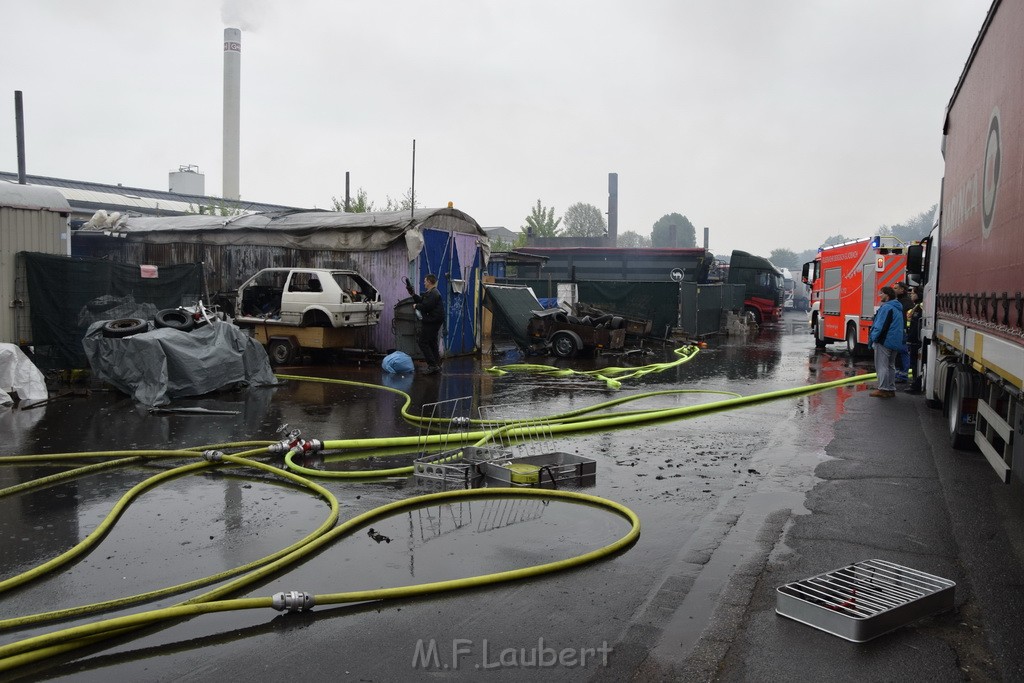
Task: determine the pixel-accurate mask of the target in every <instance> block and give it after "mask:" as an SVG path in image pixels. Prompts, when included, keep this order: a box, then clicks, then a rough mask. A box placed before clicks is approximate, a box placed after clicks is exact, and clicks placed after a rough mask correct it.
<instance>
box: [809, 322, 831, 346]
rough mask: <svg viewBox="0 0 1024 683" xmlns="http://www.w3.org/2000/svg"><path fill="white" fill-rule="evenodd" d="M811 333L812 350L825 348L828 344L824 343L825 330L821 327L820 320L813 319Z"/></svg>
mask: <svg viewBox="0 0 1024 683" xmlns="http://www.w3.org/2000/svg"><path fill="white" fill-rule="evenodd" d="M811 331H812V332H813V333H814V348H816V349H823V348H825V346H826V345H827V344H828V342H826V341H825V328H823V327H822V326H821V320H819V319H818V318H815V319H814V324H813V326H812V327H811Z"/></svg>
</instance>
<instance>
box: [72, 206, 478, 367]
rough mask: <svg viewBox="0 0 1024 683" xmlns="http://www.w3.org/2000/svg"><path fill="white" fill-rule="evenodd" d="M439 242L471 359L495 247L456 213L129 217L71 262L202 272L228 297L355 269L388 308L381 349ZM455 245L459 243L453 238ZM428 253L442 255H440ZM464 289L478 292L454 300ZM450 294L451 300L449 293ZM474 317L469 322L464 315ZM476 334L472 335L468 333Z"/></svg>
mask: <svg viewBox="0 0 1024 683" xmlns="http://www.w3.org/2000/svg"><path fill="white" fill-rule="evenodd" d="M439 233H441V234H447V235H450V236H451V238H450V239H448V240H442V242H444V243H445V244H446V245H447V246H446V248H445V249H444V250H442V251H443V253H444V254H446V256H445V259H444V271H443V272H437V275H438V276H439V277H440V278H441V280H442V282H445V283H447V282H449V281H451V282H452V284H451V285H446V287H447V289H446V290H445V294H446V295H451V296H449V299H450V301H449V300H446V302H447V303H448V304H449V305H450V306H451V313H452V314H451V321H450V325H449V328H450V329H449V334H448V336H447V337H446V343H447V344H448V345H449V348H450V349H451V350H452V351H453V352H457V353H468V352H471V351H472V350H473V348H474V345H475V340H476V339H477V338H478V335H477V334H476V332H477V323H476V320H477V318H476V316H475V313H473V311H476V310H479V292H478V291H477V288H478V286H479V285H478V283H479V280H480V278H479V274H480V273H479V271H480V270H481V269H483V268H484V267H485V264H486V261H487V256H488V249H489V247H488V241H487V237H486V235H485V234H484V232H483V231H482V230H481V229H480V226H479V224H478V223H477V221H476V220H475V219H473V218H472V217H471V216H469V215H468V214H466V213H463V212H462V211H459V210H458V209H452V208H442V209H416V210H415V212H413V213H412V214H410V212H408V211H400V212H376V213H338V212H332V211H317V212H281V213H270V214H258V215H250V216H233V217H220V216H198V215H190V216H176V217H167V218H153V217H137V216H135V217H133V216H129V217H127V218H123V219H122V220H120V221H118V222H117V223H116V224H115V225H113V226H111V227H107V228H95V229H82V230H78V231H75V233H74V234H73V238H72V239H73V245H72V246H73V253H74V254H75V255H81V256H96V257H107V258H111V259H113V260H116V261H120V262H124V263H138V264H152V265H157V266H160V265H170V264H177V263H197V262H202V263H203V264H204V266H205V267H204V270H205V274H206V283H207V287H208V289H209V291H210V292H211V293H216V292H227V291H231V290H234V289H237V287H238V285H239V284H241V283H242V282H243V281H245V280H246V279H247V278H249V277H250V276H252V275H253V274H254V273H256V272H257V271H258V270H260V269H262V268H270V267H327V268H352V269H354V270H357V271H359V272H360V273H362V274H363V275H364V276H366V277H367V279H369V280H370V281H371V282H372V283H373V284H374V286H375V287H376V288H377V289H378V290H379V291H380V293H381V296H382V298H383V299H384V302H385V308H384V312H383V314H382V316H381V321H380V323H379V324H378V325H377V328H376V329H375V330H374V333H373V334H374V339H373V342H374V346H375V348H377V349H378V350H381V351H383V350H386V349H389V348H393V347H394V346H395V341H394V335H393V331H392V327H391V321H392V319H393V314H394V309H393V306H394V304H395V303H397V302H398V301H400V300H402V299H404V298H406V296H407V295H406V293H405V285H404V283H403V281H402V278H403V277H408V278H409V279H410V280H412V281H413V282H414V283H417V284H418V283H419V282H421V281H422V278H423V276H424V275H425V274H426V273H427V272H428V271H429V270H430V269H431V268H433V269H435V270H437V267H438V265H437V263H431V262H429V260H426V261H425V259H424V258H423V254H424V253H426V252H425V249H424V243H425V235H426V236H429V237H430V238H431V241H433V242H436V241H437V240H436V236H437V235H438V234H439ZM456 238H457V239H456ZM431 253H433V254H434V255H435V256H437V249H434V250H433V251H432V252H431ZM457 287H463V288H466V287H469V288H470V289H471V290H472V291H461V292H457V291H456V288H457ZM449 290H450V291H449ZM466 305H469V306H470V307H471V308H472V309H473V311H470V313H473V314H471V315H466V314H465V310H464V307H465V306H466ZM470 328H472V329H470Z"/></svg>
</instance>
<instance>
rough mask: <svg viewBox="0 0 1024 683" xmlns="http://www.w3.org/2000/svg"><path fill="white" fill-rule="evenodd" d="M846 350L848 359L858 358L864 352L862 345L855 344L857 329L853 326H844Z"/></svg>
mask: <svg viewBox="0 0 1024 683" xmlns="http://www.w3.org/2000/svg"><path fill="white" fill-rule="evenodd" d="M846 350H847V351H849V352H850V357H851V358H852V357H854V356H859V355H861V352H862V351H863V350H864V346H863V344H858V343H857V328H856V327H855V326H854V325H853V324H850V325H847V326H846Z"/></svg>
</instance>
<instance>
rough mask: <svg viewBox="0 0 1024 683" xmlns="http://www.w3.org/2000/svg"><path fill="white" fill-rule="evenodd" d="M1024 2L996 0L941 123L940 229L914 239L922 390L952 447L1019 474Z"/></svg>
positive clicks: (1022, 439)
mask: <svg viewBox="0 0 1024 683" xmlns="http://www.w3.org/2000/svg"><path fill="white" fill-rule="evenodd" d="M1022 69H1024V3H1022V2H1010V1H1002V2H1001V1H1000V0H996V1H995V2H993V3H992V6H991V8H990V9H989V12H988V15H987V17H986V18H985V23H984V25H983V26H982V29H981V31H980V32H979V34H978V38H977V40H976V41H975V43H974V47H973V48H972V49H971V53H970V56H969V58H968V60H967V64H966V65H965V67H964V70H963V73H962V74H961V76H960V80H959V82H958V83H957V85H956V88H955V89H954V91H953V96H952V97H951V98H950V101H949V105H948V106H947V109H946V118H945V122H944V125H943V131H942V132H943V139H942V150H943V158H944V160H945V174H944V178H943V181H942V199H941V201H940V203H939V206H940V212H939V215H938V221H937V225H936V227H935V228H934V229H933V230H932V233H931V235H930V236H929V238H928V240H926V242H925V243H924V244H923V245H921V246H920V247H914V248H912V250H911V252H910V254H909V257H908V262H909V266H908V269H909V270H911V271H916V272H920V273H921V274H922V275H923V276H924V280H925V288H924V311H925V313H924V319H923V324H924V325H923V326H924V332H923V336H924V344H925V347H924V356H925V361H924V380H925V398H926V399H927V400H928V401H929V403H930V404H931V405H932V406H941V408H942V409H943V411H944V412H945V415H946V417H947V418H948V419H947V420H946V425H947V430H948V432H949V438H950V440H951V442H952V443H953V445H954V446H956V447H961V448H963V447H977V448H978V449H980V450H981V452H982V453H983V454H984V456H985V457H986V458H987V459H988V461H989V463H990V464H991V465H992V467H993V468H994V469H995V471H996V473H997V474H998V475H999V477H1000V478H1001V479H1002V480H1003V481H1004V482H1008V481H1009V479H1010V477H1011V475H1012V476H1015V477H1016V478H1018V479H1024V404H1022V399H1021V391H1022V387H1024V299H1022V296H1024V295H1022V292H1024V148H1022V142H1024V79H1022V78H1021V76H1020V74H1021V70H1022Z"/></svg>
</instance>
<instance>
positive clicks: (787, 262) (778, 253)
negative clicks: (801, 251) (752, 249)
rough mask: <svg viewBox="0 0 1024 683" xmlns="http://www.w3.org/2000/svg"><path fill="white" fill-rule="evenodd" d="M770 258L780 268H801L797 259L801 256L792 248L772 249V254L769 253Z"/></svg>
mask: <svg viewBox="0 0 1024 683" xmlns="http://www.w3.org/2000/svg"><path fill="white" fill-rule="evenodd" d="M768 260H769V261H771V262H772V263H774V264H775V265H776V266H777V267H778V268H789V269H790V270H800V265H799V264H798V263H797V261H799V260H800V257H799V256H797V255H796V252H795V251H793V250H792V249H772V252H771V254H769V255H768Z"/></svg>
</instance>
